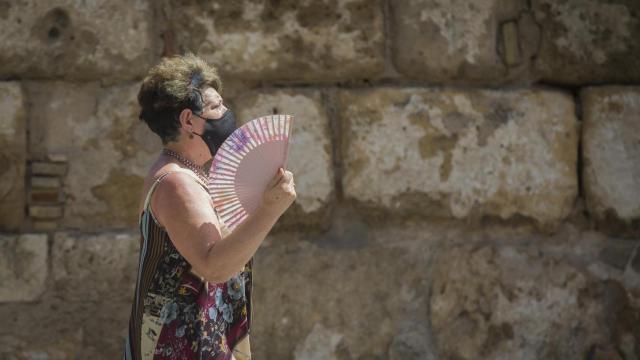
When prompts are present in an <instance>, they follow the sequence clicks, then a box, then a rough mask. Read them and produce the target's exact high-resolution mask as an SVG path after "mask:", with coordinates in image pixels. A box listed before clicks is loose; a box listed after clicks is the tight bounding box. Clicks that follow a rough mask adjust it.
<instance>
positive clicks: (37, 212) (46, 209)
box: [29, 205, 62, 219]
mask: <svg viewBox="0 0 640 360" xmlns="http://www.w3.org/2000/svg"><path fill="white" fill-rule="evenodd" d="M29 216H31V217H32V218H34V219H58V218H60V217H62V206H59V205H31V206H29Z"/></svg>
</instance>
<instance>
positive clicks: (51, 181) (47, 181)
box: [31, 176, 61, 189]
mask: <svg viewBox="0 0 640 360" xmlns="http://www.w3.org/2000/svg"><path fill="white" fill-rule="evenodd" d="M60 186H61V183H60V178H58V177H51V176H32V177H31V187H32V188H37V189H59V188H60Z"/></svg>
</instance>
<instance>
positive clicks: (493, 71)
mask: <svg viewBox="0 0 640 360" xmlns="http://www.w3.org/2000/svg"><path fill="white" fill-rule="evenodd" d="M390 4H391V10H392V34H393V35H392V56H393V60H394V63H395V65H396V68H397V69H398V71H399V72H401V73H403V74H405V75H408V76H411V77H413V78H421V79H425V80H427V81H429V82H432V83H441V82H446V81H455V82H480V83H496V82H501V81H503V80H504V79H506V78H508V77H509V74H508V72H507V67H506V66H505V63H504V62H503V59H502V58H501V56H500V52H503V51H504V49H502V47H504V45H500V44H499V43H498V42H497V39H499V38H500V39H503V36H504V34H502V33H501V28H500V23H501V22H503V21H506V20H517V19H518V17H519V16H520V13H521V12H522V11H523V10H525V9H526V4H525V2H524V1H502V0H483V1H472V2H470V1H448V0H410V1H392V2H390ZM512 30H515V29H512ZM499 33H500V34H499ZM529 33H530V31H527V32H526V33H523V34H522V36H523V39H524V38H525V37H526V36H527V35H530V34H529ZM509 34H511V35H514V37H512V38H508V39H506V40H508V41H510V42H508V43H507V44H506V45H509V46H511V47H509V48H507V50H509V51H511V50H513V49H514V47H513V46H514V45H515V47H516V48H518V49H519V48H520V47H521V48H522V49H523V50H524V51H525V52H527V53H528V52H530V50H529V49H528V47H529V44H528V43H526V42H525V43H523V44H521V45H519V39H518V34H517V32H511V33H509ZM509 34H507V35H509ZM499 35H500V36H499ZM501 46H502V47H501ZM509 55H510V56H511V55H512V54H511V53H509ZM508 65H510V66H513V65H517V64H515V63H509V64H508Z"/></svg>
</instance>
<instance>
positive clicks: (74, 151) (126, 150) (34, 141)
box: [27, 82, 161, 229]
mask: <svg viewBox="0 0 640 360" xmlns="http://www.w3.org/2000/svg"><path fill="white" fill-rule="evenodd" d="M27 89H28V92H29V95H30V101H31V102H33V103H34V104H35V103H37V104H38V107H39V108H42V109H43V111H42V112H40V113H38V114H37V116H36V114H33V116H32V119H31V126H32V128H31V135H30V136H31V142H30V144H31V151H32V153H33V154H35V156H39V157H42V158H44V157H46V156H47V154H50V153H51V154H63V155H66V156H67V158H68V171H67V173H66V177H65V178H64V179H63V183H64V184H63V188H64V192H65V199H66V200H65V211H64V213H65V216H64V220H63V222H62V224H63V226H65V227H71V228H83V229H96V228H122V227H130V226H134V225H135V224H136V222H137V215H138V214H137V212H138V201H139V194H140V191H141V188H142V182H143V179H144V176H145V175H146V172H147V169H148V167H149V165H150V164H151V162H152V159H153V156H154V155H155V154H157V152H158V151H159V149H160V146H161V145H160V139H159V138H158V137H157V136H156V135H155V134H153V133H152V132H151V131H150V130H149V129H148V127H147V125H146V124H144V123H143V122H141V121H139V120H138V112H139V109H138V105H137V100H136V94H137V91H138V89H139V85H137V84H132V85H123V86H114V87H106V88H101V87H100V86H99V85H98V84H93V83H90V84H83V85H81V86H77V85H75V84H70V83H62V82H51V83H29V84H28V86H27Z"/></svg>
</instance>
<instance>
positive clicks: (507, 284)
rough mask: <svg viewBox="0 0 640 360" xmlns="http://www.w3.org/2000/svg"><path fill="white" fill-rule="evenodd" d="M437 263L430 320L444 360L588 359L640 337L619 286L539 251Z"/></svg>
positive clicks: (504, 251) (468, 251)
mask: <svg viewBox="0 0 640 360" xmlns="http://www.w3.org/2000/svg"><path fill="white" fill-rule="evenodd" d="M436 258H437V260H436V263H435V265H434V269H433V276H434V280H433V287H432V288H433V293H432V296H431V301H430V304H431V306H430V313H431V324H432V326H433V332H434V334H435V336H436V338H437V344H438V347H439V350H440V352H441V355H442V356H443V358H447V359H449V358H451V359H477V358H479V357H480V358H483V359H525V360H526V359H532V360H533V359H585V358H591V357H590V356H588V355H589V354H593V351H594V349H601V350H599V351H601V352H602V353H603V354H604V353H607V352H606V351H605V349H613V350H614V353H615V352H617V350H616V349H619V348H620V347H621V346H622V344H621V339H622V337H621V336H620V335H621V334H625V335H630V336H631V337H632V338H633V337H634V335H633V334H634V333H635V334H636V336H637V334H638V331H639V330H640V329H639V328H638V325H637V319H638V314H639V313H638V309H633V308H632V307H631V305H630V303H629V298H628V296H627V294H626V293H625V290H624V288H623V287H622V285H621V284H620V283H618V282H615V281H604V282H600V281H596V280H595V279H593V278H592V277H591V276H589V274H587V273H583V272H582V271H581V270H580V268H579V267H575V266H573V265H571V263H570V262H567V261H566V259H561V258H558V257H557V256H552V255H546V253H545V252H543V251H540V250H539V249H534V248H529V249H527V248H520V249H519V248H517V247H512V246H504V247H501V248H496V247H491V246H477V245H466V246H460V247H454V248H450V249H446V250H444V251H443V252H442V253H439V254H437V255H436ZM634 322H635V324H634ZM632 341H635V342H636V344H637V341H638V338H636V339H635V340H632ZM630 355H632V358H635V357H636V356H637V355H638V354H637V351H634V354H630Z"/></svg>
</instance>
